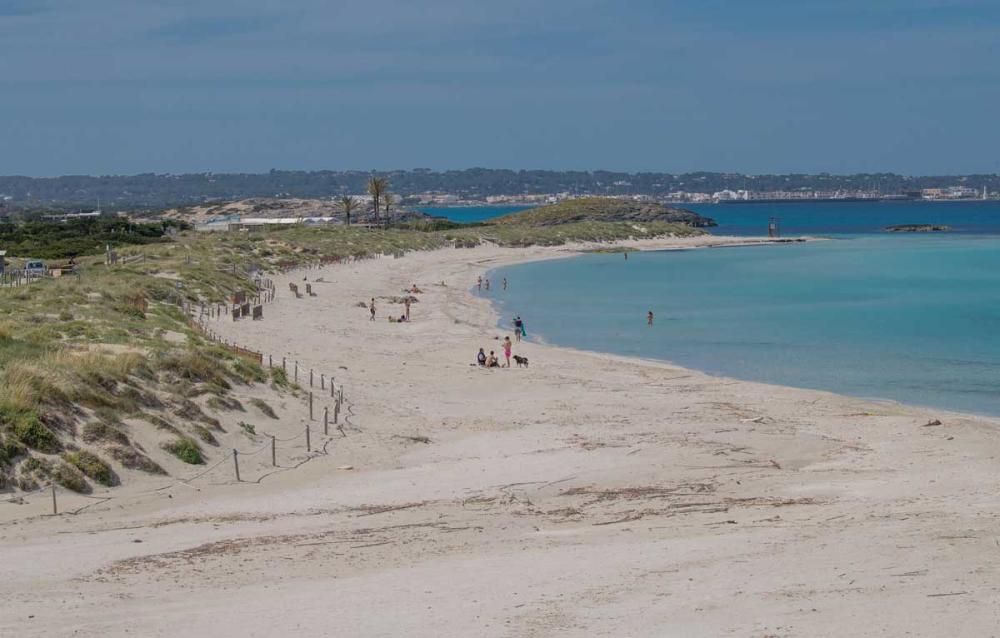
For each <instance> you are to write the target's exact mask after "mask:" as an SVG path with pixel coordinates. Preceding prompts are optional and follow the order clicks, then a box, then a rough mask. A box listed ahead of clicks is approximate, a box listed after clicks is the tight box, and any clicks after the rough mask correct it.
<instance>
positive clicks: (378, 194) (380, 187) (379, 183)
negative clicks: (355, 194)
mask: <svg viewBox="0 0 1000 638" xmlns="http://www.w3.org/2000/svg"><path fill="white" fill-rule="evenodd" d="M388 187H389V180H387V179H386V178H384V177H375V176H374V175H372V176H371V177H369V178H368V192H369V193H370V194H371V196H372V204H374V206H373V208H374V209H375V225H376V226H377V225H378V206H379V200H380V199H381V198H382V193H384V192H385V190H386V188H388Z"/></svg>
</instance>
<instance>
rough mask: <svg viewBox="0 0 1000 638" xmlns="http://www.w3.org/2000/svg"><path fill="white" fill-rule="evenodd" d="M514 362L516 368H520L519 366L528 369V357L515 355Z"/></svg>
mask: <svg viewBox="0 0 1000 638" xmlns="http://www.w3.org/2000/svg"><path fill="white" fill-rule="evenodd" d="M514 361H516V362H517V367H518V368H520V367H521V366H524V367H525V368H527V367H528V357H522V356H521V355H518V354H515V355H514Z"/></svg>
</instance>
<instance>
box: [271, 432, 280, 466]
mask: <svg viewBox="0 0 1000 638" xmlns="http://www.w3.org/2000/svg"><path fill="white" fill-rule="evenodd" d="M271 467H278V446H277V444H276V443H275V438H274V435H272V436H271Z"/></svg>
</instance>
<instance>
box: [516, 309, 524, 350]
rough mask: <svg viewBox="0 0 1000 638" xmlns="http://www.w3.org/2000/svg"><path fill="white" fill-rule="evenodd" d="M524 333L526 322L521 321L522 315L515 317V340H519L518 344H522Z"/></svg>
mask: <svg viewBox="0 0 1000 638" xmlns="http://www.w3.org/2000/svg"><path fill="white" fill-rule="evenodd" d="M523 332H524V322H523V321H521V315H518V316H516V317H514V338H515V339H517V341H518V343H520V342H521V333H523Z"/></svg>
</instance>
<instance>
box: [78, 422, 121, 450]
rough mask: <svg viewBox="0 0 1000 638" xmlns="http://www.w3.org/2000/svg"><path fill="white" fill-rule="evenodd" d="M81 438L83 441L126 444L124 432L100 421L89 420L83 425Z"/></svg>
mask: <svg viewBox="0 0 1000 638" xmlns="http://www.w3.org/2000/svg"><path fill="white" fill-rule="evenodd" d="M82 438H83V441H84V442H85V443H118V444H120V445H128V437H127V436H125V433H124V432H122V431H121V430H119V429H118V428H116V427H114V426H113V425H108V424H107V423H104V422H102V421H91V422H90V423H86V424H84V426H83V433H82Z"/></svg>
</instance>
